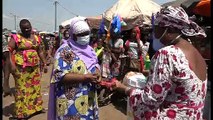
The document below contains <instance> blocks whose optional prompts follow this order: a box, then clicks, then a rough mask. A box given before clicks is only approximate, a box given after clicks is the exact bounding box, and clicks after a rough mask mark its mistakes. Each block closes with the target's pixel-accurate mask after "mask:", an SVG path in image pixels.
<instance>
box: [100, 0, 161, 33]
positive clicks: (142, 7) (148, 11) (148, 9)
mask: <svg viewBox="0 0 213 120" xmlns="http://www.w3.org/2000/svg"><path fill="white" fill-rule="evenodd" d="M160 8H161V6H160V5H158V4H157V3H155V2H153V1H152V0H119V1H118V2H117V3H115V4H114V5H113V6H112V7H111V8H109V9H108V10H106V11H105V12H104V13H103V18H104V19H105V20H106V21H107V23H106V24H109V23H110V22H111V21H112V19H113V17H114V16H116V15H119V16H120V17H121V18H122V19H123V21H124V22H125V23H126V24H127V25H126V26H122V30H128V29H131V28H133V27H134V26H136V25H142V24H147V25H151V16H152V14H153V13H156V12H158V11H159V10H160Z"/></svg>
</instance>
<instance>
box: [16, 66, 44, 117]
mask: <svg viewBox="0 0 213 120" xmlns="http://www.w3.org/2000/svg"><path fill="white" fill-rule="evenodd" d="M16 67H17V68H16V71H15V73H14V74H13V76H14V79H15V116H16V117H18V118H23V117H28V116H29V115H32V114H33V113H35V112H38V111H41V110H42V109H43V107H42V103H43V101H42V95H41V84H40V81H41V76H40V68H39V66H34V67H26V68H22V66H19V65H17V66H16Z"/></svg>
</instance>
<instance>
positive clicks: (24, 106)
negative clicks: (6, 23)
mask: <svg viewBox="0 0 213 120" xmlns="http://www.w3.org/2000/svg"><path fill="white" fill-rule="evenodd" d="M19 25H20V29H21V33H20V34H13V35H12V37H11V40H10V41H9V44H8V47H9V51H10V52H11V53H13V51H14V50H15V51H16V52H15V54H14V56H15V61H10V62H11V69H12V71H11V72H12V74H13V77H14V79H15V91H16V92H15V95H14V97H15V116H14V117H12V119H27V118H28V117H30V116H31V115H34V114H37V113H41V112H42V109H43V107H42V103H43V101H42V95H41V84H40V80H41V74H40V66H39V64H40V59H41V60H42V62H43V64H44V72H45V73H46V72H47V62H46V59H45V58H44V52H43V49H42V47H41V40H40V38H39V37H38V36H37V35H33V34H31V30H32V26H31V24H30V22H29V21H28V20H27V19H23V20H21V21H20V24H19Z"/></svg>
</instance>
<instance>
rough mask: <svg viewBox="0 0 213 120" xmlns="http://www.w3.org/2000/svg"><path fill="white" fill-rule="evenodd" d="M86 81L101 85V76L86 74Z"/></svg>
mask: <svg viewBox="0 0 213 120" xmlns="http://www.w3.org/2000/svg"><path fill="white" fill-rule="evenodd" d="M84 79H85V80H86V81H88V82H92V83H99V82H100V81H99V80H100V79H99V75H98V74H91V73H88V74H85V75H84Z"/></svg>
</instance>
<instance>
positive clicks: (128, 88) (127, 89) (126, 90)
mask: <svg viewBox="0 0 213 120" xmlns="http://www.w3.org/2000/svg"><path fill="white" fill-rule="evenodd" d="M130 89H131V88H130V87H127V88H126V89H125V94H126V95H127V93H128V91H129V90H130Z"/></svg>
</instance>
